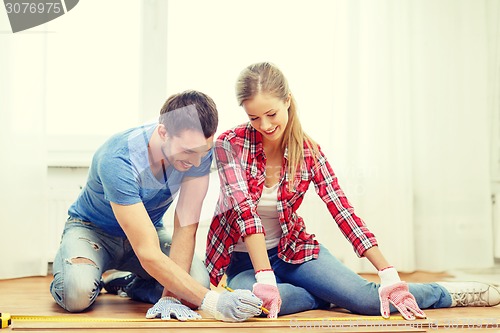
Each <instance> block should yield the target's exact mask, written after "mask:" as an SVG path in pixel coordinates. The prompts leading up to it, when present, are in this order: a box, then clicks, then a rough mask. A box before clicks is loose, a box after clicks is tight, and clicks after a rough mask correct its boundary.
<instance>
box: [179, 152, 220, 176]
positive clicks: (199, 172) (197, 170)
mask: <svg viewBox="0 0 500 333" xmlns="http://www.w3.org/2000/svg"><path fill="white" fill-rule="evenodd" d="M212 156H213V148H212V149H210V151H209V152H208V153H207V155H205V156H204V157H203V158H202V160H201V163H200V166H199V167H192V168H191V169H189V170H188V171H186V173H185V175H184V177H201V176H205V175H208V174H209V173H210V166H211V165H212Z"/></svg>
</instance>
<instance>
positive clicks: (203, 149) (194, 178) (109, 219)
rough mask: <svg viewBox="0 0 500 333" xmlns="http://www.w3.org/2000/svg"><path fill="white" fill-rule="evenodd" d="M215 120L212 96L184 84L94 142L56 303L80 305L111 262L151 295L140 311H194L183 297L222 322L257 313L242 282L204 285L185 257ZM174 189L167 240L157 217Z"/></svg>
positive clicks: (55, 287)
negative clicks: (157, 106)
mask: <svg viewBox="0 0 500 333" xmlns="http://www.w3.org/2000/svg"><path fill="white" fill-rule="evenodd" d="M217 124H218V116H217V109H216V106H215V103H214V102H213V100H212V99H211V98H210V97H208V96H207V95H205V94H203V93H201V92H197V91H186V92H183V93H180V94H176V95H173V96H171V97H169V98H168V99H167V101H166V102H165V104H164V105H163V107H162V108H161V111H160V120H159V123H156V124H150V125H144V126H140V127H136V128H132V129H129V130H127V131H125V132H122V133H119V134H116V135H114V136H113V137H111V138H110V139H109V140H108V141H107V142H105V143H104V144H103V145H102V146H101V147H100V148H99V149H98V150H97V152H96V153H95V154H94V157H93V160H92V164H91V167H90V170H89V176H88V180H87V184H86V186H85V187H84V188H83V190H82V192H81V193H80V195H79V197H78V198H77V200H76V201H75V202H74V203H73V205H72V206H71V207H70V209H69V211H68V214H69V218H68V220H67V222H66V225H65V228H64V232H63V236H62V240H61V244H60V248H59V251H58V253H57V255H56V258H55V260H54V266H53V270H54V280H53V281H52V283H51V286H50V291H51V293H52V296H53V297H54V299H55V301H56V302H57V303H58V304H59V305H60V306H61V307H63V308H64V309H66V310H67V311H70V312H80V311H83V310H85V309H87V308H88V307H89V306H91V305H92V304H93V302H94V301H95V299H96V297H97V295H98V294H99V292H100V290H101V288H102V282H101V278H102V273H103V272H105V271H107V270H109V269H118V270H122V271H129V272H132V273H133V274H135V276H136V278H135V279H134V280H133V282H132V283H130V284H129V286H128V287H127V289H126V290H127V293H128V295H129V296H131V297H132V298H133V299H136V300H141V301H145V302H150V303H156V304H155V305H154V306H153V307H152V308H151V309H149V311H148V313H147V315H146V316H147V317H148V318H156V317H157V316H161V318H162V319H170V316H171V315H172V316H174V317H175V318H177V319H179V320H188V319H198V318H201V316H200V315H199V314H198V313H196V312H194V311H192V310H191V309H190V308H189V307H187V306H186V305H184V304H187V305H189V306H191V307H193V308H196V307H200V308H201V309H202V310H203V311H206V312H207V313H208V314H210V315H211V316H213V317H215V318H216V319H218V320H224V321H242V320H246V319H248V318H250V317H253V316H255V315H258V314H260V312H261V309H260V307H261V305H262V301H261V300H260V299H258V298H257V297H256V296H255V295H253V294H252V293H251V292H249V291H244V290H236V291H235V292H233V293H229V292H225V293H222V294H219V293H217V292H215V291H210V290H209V289H208V288H209V280H208V273H207V271H206V269H205V267H204V265H203V262H202V261H201V260H197V259H195V260H193V257H194V248H195V235H196V229H197V226H198V221H199V218H200V213H201V207H202V202H203V199H204V197H205V195H206V192H207V188H208V173H209V170H210V165H211V161H212V140H213V135H214V133H215V131H216V129H217ZM177 192H179V193H180V194H179V198H178V203H177V205H176V207H175V214H174V216H175V217H174V232H173V236H172V238H171V239H170V238H169V236H168V235H167V233H166V231H165V229H164V227H163V221H162V217H163V214H164V213H165V212H166V210H167V209H168V208H169V206H170V205H171V203H172V201H173V199H174V196H175V195H176V194H177ZM188 272H190V273H191V275H190V274H189V273H188ZM180 300H182V302H181V301H180ZM183 303H184V304H183Z"/></svg>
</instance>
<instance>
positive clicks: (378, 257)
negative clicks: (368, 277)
mask: <svg viewBox="0 0 500 333" xmlns="http://www.w3.org/2000/svg"><path fill="white" fill-rule="evenodd" d="M363 256H364V257H366V258H367V259H368V260H369V261H370V262H371V263H372V265H373V266H375V268H376V269H377V271H381V270H383V269H384V268H387V267H389V266H390V265H389V262H388V261H387V260H386V259H385V257H384V255H383V254H382V252H381V251H380V249H379V247H378V246H374V247H371V248H369V249H368V250H366V251H365V252H364V253H363Z"/></svg>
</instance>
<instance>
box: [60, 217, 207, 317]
mask: <svg viewBox="0 0 500 333" xmlns="http://www.w3.org/2000/svg"><path fill="white" fill-rule="evenodd" d="M156 231H157V233H158V239H159V242H160V247H161V250H162V251H163V253H165V254H166V255H168V254H169V252H170V244H171V242H172V238H171V237H170V235H168V234H167V232H166V230H165V229H164V228H157V230H156ZM74 261H75V262H74ZM109 269H117V270H121V271H130V272H132V273H135V274H136V275H137V278H136V279H135V280H134V282H133V283H132V286H131V287H130V289H128V290H127V294H129V296H131V297H132V298H133V299H136V300H139V301H143V302H149V303H156V301H158V299H160V297H161V294H162V291H163V287H162V286H161V285H160V284H159V283H158V282H156V280H154V279H153V278H152V277H151V276H150V275H149V274H148V273H147V272H146V271H145V270H144V269H143V268H142V266H141V264H140V262H139V259H138V258H137V256H136V255H135V253H134V251H133V249H132V246H131V245H130V242H129V241H128V240H127V239H126V238H122V237H114V236H110V235H108V234H106V233H105V232H103V231H102V230H100V229H99V228H97V227H95V226H94V225H93V224H92V223H90V222H85V221H81V220H79V219H72V218H70V219H68V221H67V222H66V225H65V227H64V232H63V235H62V240H61V244H60V247H59V250H58V252H57V255H56V257H55V259H54V265H53V274H54V280H53V281H52V283H51V285H50V292H51V294H52V296H53V297H54V300H55V301H56V302H57V304H59V305H60V306H61V307H63V308H64V309H66V310H68V311H70V312H79V311H83V310H85V309H86V308H88V307H89V306H90V305H92V303H94V301H95V299H96V297H97V296H98V295H99V292H100V291H101V288H102V283H101V277H102V274H103V273H104V272H105V271H107V270H109ZM190 274H191V276H192V277H193V278H194V279H195V280H196V281H198V282H199V283H201V284H202V285H203V286H205V287H207V288H209V286H210V281H209V277H208V273H207V270H206V268H205V265H204V264H203V261H202V260H201V259H197V258H196V257H195V258H194V259H193V263H192V265H191V272H190ZM167 287H168V286H167Z"/></svg>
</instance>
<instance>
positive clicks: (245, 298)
mask: <svg viewBox="0 0 500 333" xmlns="http://www.w3.org/2000/svg"><path fill="white" fill-rule="evenodd" d="M261 306H262V301H261V300H260V299H258V298H257V297H256V296H255V295H254V294H252V293H251V292H250V290H242V289H236V290H234V291H233V292H228V291H225V292H223V293H218V292H216V291H213V290H210V291H209V292H208V293H207V294H206V295H205V298H204V299H203V301H202V302H201V306H200V309H201V310H203V311H206V312H207V313H208V314H209V315H211V316H213V317H214V318H215V319H217V320H222V321H229V322H237V321H244V320H247V319H248V318H251V317H254V316H258V315H260V313H261V312H262V309H261Z"/></svg>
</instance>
